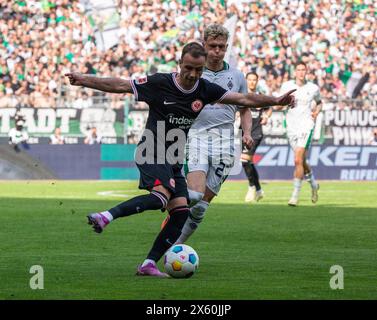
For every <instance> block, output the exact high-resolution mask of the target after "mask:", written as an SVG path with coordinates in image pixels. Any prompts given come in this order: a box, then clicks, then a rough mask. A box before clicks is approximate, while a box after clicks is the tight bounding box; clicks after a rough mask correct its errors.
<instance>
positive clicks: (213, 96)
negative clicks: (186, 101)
mask: <svg viewBox="0 0 377 320" xmlns="http://www.w3.org/2000/svg"><path fill="white" fill-rule="evenodd" d="M204 83H205V87H204V92H205V97H204V98H203V100H204V104H209V103H211V104H212V103H214V102H221V100H222V99H223V98H224V97H225V96H226V95H227V94H228V92H229V91H228V90H225V89H224V88H223V87H220V86H219V85H217V84H214V83H211V82H209V81H207V80H204Z"/></svg>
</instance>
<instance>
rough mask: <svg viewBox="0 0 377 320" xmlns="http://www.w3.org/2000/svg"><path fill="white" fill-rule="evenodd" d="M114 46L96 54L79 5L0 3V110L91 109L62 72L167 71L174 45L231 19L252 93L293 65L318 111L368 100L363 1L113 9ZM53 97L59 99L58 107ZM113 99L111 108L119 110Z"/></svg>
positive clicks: (375, 96) (375, 63)
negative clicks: (319, 100) (315, 87)
mask: <svg viewBox="0 0 377 320" xmlns="http://www.w3.org/2000/svg"><path fill="white" fill-rule="evenodd" d="M115 2H116V5H117V9H118V14H119V33H120V41H119V43H118V45H116V46H114V47H112V48H110V49H108V50H105V51H101V50H99V49H98V48H97V46H96V42H95V39H96V37H95V30H96V26H95V22H96V21H95V19H94V21H93V19H92V20H91V19H90V17H89V16H88V14H87V13H85V7H84V6H83V5H82V4H81V3H80V2H79V1H71V0H56V1H52V0H50V1H48V0H41V1H37V0H27V1H26V0H17V1H16V0H15V1H1V2H0V29H1V30H0V37H1V38H0V107H11V106H33V107H35V108H39V107H57V106H65V107H75V108H86V107H91V106H93V104H94V103H95V101H96V99H97V98H98V95H99V96H100V94H99V93H97V92H93V91H92V90H88V91H87V92H85V91H83V90H82V89H79V88H76V89H75V88H73V87H69V90H64V88H65V85H66V84H65V82H64V81H65V80H64V79H63V77H62V75H63V74H64V73H65V72H66V71H78V72H84V73H90V74H97V75H103V76H116V77H126V78H128V77H138V76H140V75H144V74H150V73H153V72H156V71H161V72H170V71H173V70H176V69H177V62H178V59H179V55H180V50H181V48H182V46H183V45H184V44H185V43H186V42H187V41H190V40H192V39H198V38H200V37H201V35H202V30H203V27H204V26H205V25H208V24H210V23H213V22H218V23H224V22H225V21H226V20H227V19H228V18H230V17H232V16H234V15H236V16H237V21H238V22H237V27H236V33H235V39H234V50H233V52H234V55H235V57H236V61H237V66H238V67H239V68H240V69H241V70H242V71H243V72H244V73H246V72H249V71H256V72H257V73H258V74H259V75H260V78H261V81H260V86H261V88H260V89H261V91H262V92H265V93H267V94H276V93H278V92H279V88H280V86H281V83H282V82H283V81H285V80H287V79H289V78H290V77H292V67H293V64H294V62H295V61H297V60H299V59H300V60H303V61H305V62H306V63H307V65H308V67H309V70H310V72H309V78H310V79H311V80H312V81H315V82H316V83H318V84H319V86H320V88H321V94H322V97H323V98H324V100H328V101H330V102H329V103H328V104H327V105H326V108H342V107H347V106H350V103H348V102H343V103H332V102H331V100H338V99H340V100H344V99H352V98H356V99H359V100H361V101H362V103H361V104H360V103H359V102H358V104H355V106H357V107H362V108H365V109H373V108H376V101H377V80H376V67H377V46H376V45H375V39H376V38H377V19H376V13H375V12H376V10H377V4H376V2H375V1H373V0H363V1H361V0H355V1H340V0H330V1H318V0H317V1H315V0H311V1H309V0H308V1H295V0H290V1H288V0H282V1H278V2H276V1H274V0H264V1H262V0H260V1H244V0H208V1H205V0H165V1H146V0H118V1H115ZM62 98H63V99H62ZM122 105H123V102H122V101H121V99H120V98H119V97H113V98H112V105H111V106H112V107H113V108H121V107H122Z"/></svg>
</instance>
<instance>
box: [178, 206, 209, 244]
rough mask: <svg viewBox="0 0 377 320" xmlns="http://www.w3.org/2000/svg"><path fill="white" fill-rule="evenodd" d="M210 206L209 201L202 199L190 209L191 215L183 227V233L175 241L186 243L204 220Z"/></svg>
mask: <svg viewBox="0 0 377 320" xmlns="http://www.w3.org/2000/svg"><path fill="white" fill-rule="evenodd" d="M208 206H209V203H208V202H207V201H204V200H200V201H199V202H198V203H197V204H196V205H195V206H193V207H192V208H191V209H190V211H191V215H190V216H189V217H188V218H187V220H186V222H185V224H184V226H183V228H182V233H181V235H180V236H179V238H178V239H177V241H176V242H175V243H176V244H178V243H185V242H186V241H187V239H188V238H189V237H190V236H191V235H192V234H193V233H194V232H195V230H196V229H197V228H198V226H199V224H200V223H201V222H202V220H203V218H204V215H205V212H206V210H207V209H208Z"/></svg>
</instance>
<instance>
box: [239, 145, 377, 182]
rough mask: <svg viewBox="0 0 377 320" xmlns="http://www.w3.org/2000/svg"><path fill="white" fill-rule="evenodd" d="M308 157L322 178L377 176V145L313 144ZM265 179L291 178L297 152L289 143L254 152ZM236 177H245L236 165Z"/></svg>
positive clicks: (339, 178) (353, 178) (360, 178)
mask: <svg viewBox="0 0 377 320" xmlns="http://www.w3.org/2000/svg"><path fill="white" fill-rule="evenodd" d="M308 160H309V163H310V165H311V167H312V168H313V169H314V172H315V174H316V177H317V178H318V179H330V180H372V181H373V180H377V146H335V145H315V146H312V147H311V149H310V151H309V155H308ZM254 162H255V163H256V164H257V167H258V171H259V172H260V176H261V177H262V179H277V180H285V179H291V178H292V175H293V170H294V153H293V151H292V150H291V148H290V147H289V146H287V145H281V146H266V145H265V146H260V147H259V148H258V149H257V153H256V154H255V156H254ZM233 178H235V179H244V178H245V176H244V173H243V172H240V170H238V172H237V167H235V168H234V171H233Z"/></svg>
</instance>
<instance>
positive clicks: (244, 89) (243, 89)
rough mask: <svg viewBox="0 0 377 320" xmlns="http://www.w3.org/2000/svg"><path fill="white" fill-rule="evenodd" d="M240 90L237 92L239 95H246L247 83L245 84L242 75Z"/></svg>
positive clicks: (241, 75)
mask: <svg viewBox="0 0 377 320" xmlns="http://www.w3.org/2000/svg"><path fill="white" fill-rule="evenodd" d="M240 84H241V85H240V90H239V93H243V94H246V93H247V82H246V78H245V77H244V75H243V74H242V73H240Z"/></svg>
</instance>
